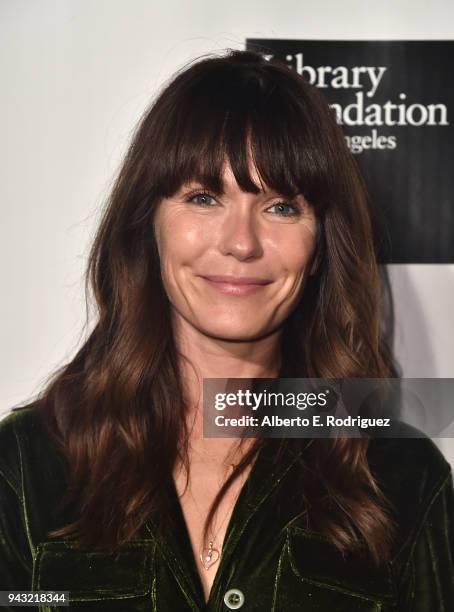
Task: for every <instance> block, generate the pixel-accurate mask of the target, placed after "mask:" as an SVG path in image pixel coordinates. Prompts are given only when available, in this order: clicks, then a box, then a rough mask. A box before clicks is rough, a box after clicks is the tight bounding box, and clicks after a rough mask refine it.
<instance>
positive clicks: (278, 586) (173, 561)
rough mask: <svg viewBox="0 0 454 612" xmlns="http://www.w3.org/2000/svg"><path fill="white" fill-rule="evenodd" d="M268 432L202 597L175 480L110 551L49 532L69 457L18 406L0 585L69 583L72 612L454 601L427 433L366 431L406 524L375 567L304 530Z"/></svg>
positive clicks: (444, 507)
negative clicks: (160, 503) (133, 532)
mask: <svg viewBox="0 0 454 612" xmlns="http://www.w3.org/2000/svg"><path fill="white" fill-rule="evenodd" d="M273 442H275V441H271V443H270V444H269V445H267V446H264V447H263V448H262V450H261V451H260V452H259V455H258V457H257V459H256V461H255V463H254V464H253V467H252V470H251V472H250V474H249V476H248V479H247V481H246V484H245V485H244V487H243V489H242V491H241V494H240V496H239V498H238V500H237V503H236V505H235V508H234V511H233V514H232V517H231V520H230V523H229V525H228V528H227V533H226V537H225V542H224V549H223V553H222V556H221V560H220V562H219V566H218V570H217V574H216V578H215V581H214V584H213V587H212V590H211V593H210V598H209V601H208V602H207V603H205V601H204V597H203V591H202V586H201V582H200V579H199V576H198V573H197V568H196V562H195V560H194V557H193V553H192V548H191V544H190V540H189V535H188V532H187V529H186V525H185V522H184V518H183V514H182V510H181V506H180V504H179V502H178V497H177V494H176V491H175V487H174V485H173V483H172V485H171V487H170V489H171V491H172V493H171V495H173V509H174V510H173V512H170V513H169V516H168V517H163V520H164V524H167V527H166V528H165V529H164V530H163V531H161V530H159V531H158V530H157V529H156V524H155V523H154V522H153V521H152V520H150V521H149V522H148V523H146V524H144V525H143V528H142V529H141V531H140V533H138V535H137V536H136V537H135V538H134V539H133V540H131V541H130V542H129V543H128V544H127V545H125V546H124V547H122V549H121V550H120V552H119V553H118V554H115V555H111V554H108V553H105V552H96V551H83V552H81V551H77V550H75V549H74V548H72V547H71V545H70V543H69V542H65V541H64V540H59V539H56V538H54V539H52V538H49V537H48V536H47V535H46V534H47V532H48V531H49V530H51V529H53V528H56V527H59V526H61V522H57V519H56V514H55V508H56V505H57V501H58V500H59V499H60V497H61V495H62V493H63V490H64V488H65V469H64V464H63V461H62V460H61V459H60V457H59V456H58V455H57V453H56V451H55V449H54V448H53V447H52V445H51V444H50V442H49V440H48V438H47V437H46V435H45V433H44V430H43V429H42V428H41V425H40V422H39V420H38V417H37V414H36V412H34V410H33V409H32V408H30V407H28V408H25V409H20V410H15V411H12V412H11V413H10V414H9V415H7V416H6V417H5V418H4V419H3V420H2V421H1V422H0V590H6V591H8V590H15V591H18V590H21V589H24V590H35V591H37V590H62V591H69V593H70V606H69V609H70V610H72V609H74V610H87V611H89V610H91V611H95V610H96V611H99V612H104V611H109V612H115V611H122V612H129V611H131V612H132V611H135V612H139V611H145V610H147V611H159V612H186V611H190V610H192V611H194V612H195V611H201V610H209V611H223V610H225V611H228V610H229V609H239V608H241V609H242V610H244V611H248V612H249V611H251V612H252V611H256V612H269V611H274V612H277V611H279V612H292V611H296V610H298V611H302V612H325V611H327V612H328V611H329V612H372V611H374V612H379V611H380V612H391V611H394V612H396V611H406V612H410V611H411V612H452V611H453V610H454V561H453V558H454V492H453V483H452V475H451V471H450V466H449V464H448V463H447V462H446V460H445V459H444V457H443V456H442V454H441V453H440V452H439V451H438V449H437V447H436V446H435V445H434V443H433V442H432V441H431V440H430V439H428V438H412V439H404V440H402V439H401V440H399V439H375V440H373V441H372V442H371V445H370V448H369V451H368V452H369V463H370V465H371V468H372V471H373V473H374V474H375V475H376V477H377V478H378V480H379V482H380V484H381V486H382V488H383V489H384V491H385V493H386V494H387V495H388V497H389V498H390V499H391V501H392V502H393V503H394V504H395V506H396V508H397V517H396V518H397V521H398V524H399V526H400V530H399V538H398V541H397V542H396V544H395V547H394V552H393V554H392V557H391V559H390V561H389V562H388V563H386V564H385V565H382V566H381V567H379V568H377V567H374V566H373V565H372V564H369V563H368V562H365V561H364V560H361V559H359V558H357V557H356V556H355V555H350V556H348V557H347V558H345V559H344V558H342V556H341V555H340V554H339V552H338V551H337V550H336V549H335V548H334V547H333V546H332V545H331V544H330V542H329V541H328V540H327V539H326V538H324V537H323V536H321V535H320V534H317V533H314V532H310V531H308V530H307V529H305V527H304V520H303V517H302V516H301V512H300V513H295V511H294V510H293V509H292V503H291V502H290V501H288V500H291V499H293V498H294V495H292V493H295V491H294V488H292V486H293V484H294V478H295V470H296V469H298V467H297V462H295V458H291V457H290V456H289V457H288V460H284V461H282V462H281V463H280V464H279V466H278V467H274V468H272V467H271V466H272V462H271V457H272V453H273ZM289 455H290V453H289ZM276 499H278V500H279V501H280V502H281V503H279V504H277V506H276V504H271V502H272V500H275V501H276ZM276 507H278V508H279V511H276V510H275V508H276ZM165 521H168V522H167V523H165ZM226 594H227V596H226ZM5 609H7V608H5ZM32 609H35V610H36V609H38V610H42V611H45V610H47V611H49V610H57V609H63V610H64V608H57V607H51V606H45V605H42V606H41V607H35V608H32Z"/></svg>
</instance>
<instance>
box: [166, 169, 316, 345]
mask: <svg viewBox="0 0 454 612" xmlns="http://www.w3.org/2000/svg"><path fill="white" fill-rule="evenodd" d="M250 168H251V174H252V177H253V180H254V182H255V183H256V184H260V181H259V178H258V176H257V174H255V171H254V169H253V168H252V167H250ZM224 189H225V193H224V194H223V195H216V194H212V193H208V192H207V190H204V189H203V187H202V185H200V184H198V183H197V182H194V183H190V184H186V185H183V186H182V187H181V188H180V190H179V191H178V192H177V193H176V194H175V195H174V196H172V197H170V198H167V199H163V200H162V201H161V202H160V204H159V206H158V209H157V211H156V216H155V236H156V242H157V246H158V251H159V256H160V262H161V274H162V279H163V283H164V287H165V290H166V292H167V295H168V297H169V300H170V302H171V304H172V308H173V315H174V317H176V318H177V319H180V323H184V322H185V323H186V324H189V325H190V326H191V327H192V328H194V329H195V330H197V331H198V332H199V333H201V334H203V335H205V336H210V337H214V338H218V339H223V340H236V341H250V340H257V339H259V338H262V337H264V336H266V335H268V334H270V333H271V332H273V331H275V330H276V329H277V328H279V326H280V325H281V324H282V323H283V322H284V321H285V319H286V318H287V316H288V315H289V314H290V312H291V310H292V307H293V306H294V305H295V303H296V301H297V300H298V299H299V296H300V292H301V290H302V288H303V283H304V280H305V276H306V275H307V274H309V272H310V270H308V267H309V265H310V262H311V258H312V255H313V252H314V248H315V243H316V219H315V215H314V213H313V211H312V209H311V207H310V206H309V205H308V203H307V202H306V201H305V200H304V198H303V196H302V195H299V196H297V197H296V198H293V199H292V200H288V199H285V198H283V197H280V196H279V194H276V193H273V192H270V191H268V189H267V188H266V187H265V192H261V193H259V194H258V195H255V194H252V193H245V192H243V191H241V189H240V188H239V187H238V185H237V183H236V180H235V177H234V175H233V173H232V171H231V168H230V166H228V165H226V166H225V171H224ZM201 192H202V193H201ZM181 319H183V320H184V321H181Z"/></svg>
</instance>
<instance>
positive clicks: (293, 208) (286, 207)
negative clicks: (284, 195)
mask: <svg viewBox="0 0 454 612" xmlns="http://www.w3.org/2000/svg"><path fill="white" fill-rule="evenodd" d="M272 208H275V209H277V212H275V213H274V214H277V215H279V216H281V217H296V216H298V215H299V214H300V212H301V211H300V209H299V207H298V206H297V205H296V204H291V203H290V202H276V204H273V205H272V206H270V208H269V209H268V210H271V209H272Z"/></svg>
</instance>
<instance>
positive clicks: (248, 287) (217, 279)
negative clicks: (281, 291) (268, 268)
mask: <svg viewBox="0 0 454 612" xmlns="http://www.w3.org/2000/svg"><path fill="white" fill-rule="evenodd" d="M201 278H202V279H203V280H204V281H205V282H206V283H207V284H208V286H209V287H211V288H212V289H215V290H216V291H219V292H220V293H225V294H228V295H249V294H251V293H256V292H258V291H260V290H262V289H264V288H265V287H266V286H267V285H269V284H270V283H271V280H268V279H263V278H255V277H233V276H201Z"/></svg>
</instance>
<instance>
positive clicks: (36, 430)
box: [0, 403, 46, 495]
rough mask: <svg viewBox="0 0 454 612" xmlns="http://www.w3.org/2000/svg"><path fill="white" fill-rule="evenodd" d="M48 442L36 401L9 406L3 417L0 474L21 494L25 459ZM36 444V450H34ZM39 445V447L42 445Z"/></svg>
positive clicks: (37, 451)
mask: <svg viewBox="0 0 454 612" xmlns="http://www.w3.org/2000/svg"><path fill="white" fill-rule="evenodd" d="M45 444H46V435H45V432H44V429H43V427H42V424H41V418H40V414H39V411H38V410H37V404H36V403H33V404H28V405H27V406H21V407H19V408H14V409H12V410H10V412H8V413H7V414H6V415H5V416H3V418H1V420H0V477H3V479H4V480H5V481H6V482H7V483H8V484H9V485H10V487H11V488H13V489H14V491H15V492H16V493H17V494H18V495H20V490H21V487H22V474H23V470H24V462H25V461H29V459H30V456H31V455H33V454H35V456H37V459H38V461H39V454H40V448H41V450H42V448H43V446H44V445H45ZM33 447H35V453H33ZM39 447H40V448H39Z"/></svg>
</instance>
